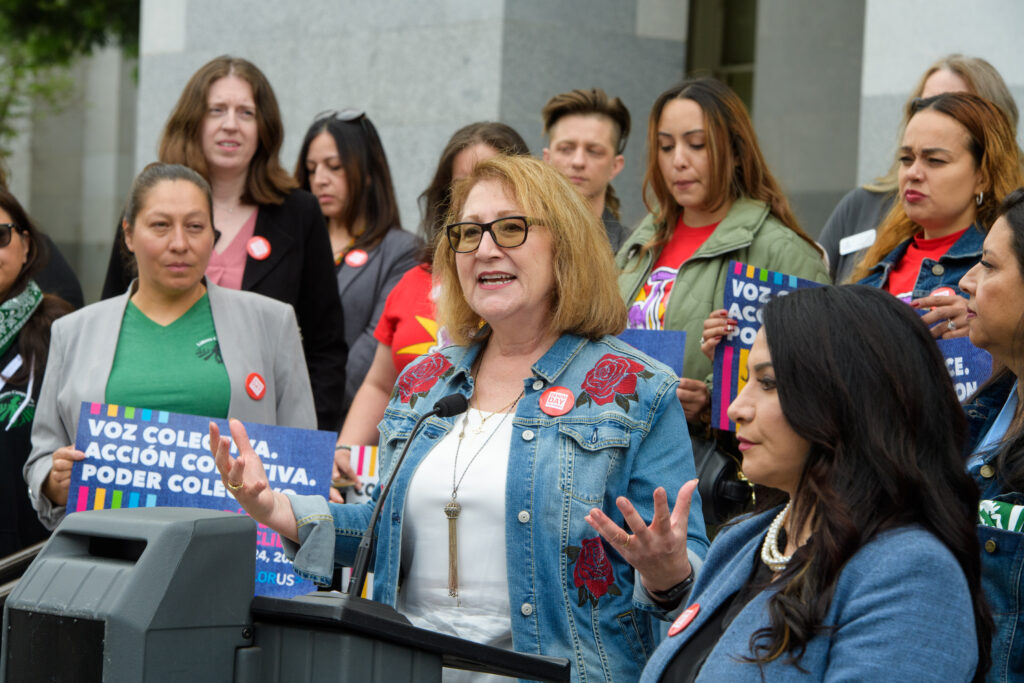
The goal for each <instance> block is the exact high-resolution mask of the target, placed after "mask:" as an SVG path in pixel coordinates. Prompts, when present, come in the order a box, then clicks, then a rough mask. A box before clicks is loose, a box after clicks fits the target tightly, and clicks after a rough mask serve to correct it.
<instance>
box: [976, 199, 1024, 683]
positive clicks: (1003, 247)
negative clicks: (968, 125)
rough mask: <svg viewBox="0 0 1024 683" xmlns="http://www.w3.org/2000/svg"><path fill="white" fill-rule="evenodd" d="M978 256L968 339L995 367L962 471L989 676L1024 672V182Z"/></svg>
mask: <svg viewBox="0 0 1024 683" xmlns="http://www.w3.org/2000/svg"><path fill="white" fill-rule="evenodd" d="M996 215H997V218H996V220H995V222H994V223H993V224H992V229H991V230H989V232H988V234H987V235H986V237H985V242H984V246H983V248H982V254H981V260H980V261H979V262H978V263H977V264H975V265H974V267H972V268H971V269H970V270H969V271H968V272H967V274H966V275H964V277H963V279H962V280H960V287H961V288H962V289H963V291H964V292H965V293H966V294H967V295H968V296H969V297H970V299H969V301H968V303H967V312H968V315H967V325H968V329H969V331H970V336H971V343H973V344H974V345H975V346H978V347H980V348H983V349H985V350H986V351H988V352H989V353H990V354H992V360H993V365H994V367H995V372H994V373H993V375H992V377H991V379H989V381H988V382H987V383H986V384H985V385H984V386H982V387H981V389H979V390H978V392H977V394H976V395H975V396H974V397H972V398H971V399H969V400H968V401H967V403H966V405H965V406H964V409H965V410H966V412H967V417H968V421H969V423H970V426H971V439H970V443H969V444H968V446H969V448H968V452H969V453H972V454H973V455H972V456H971V457H970V458H969V459H968V461H967V469H968V471H969V472H970V474H971V476H972V477H974V480H975V481H976V482H977V484H978V488H979V489H980V491H981V498H982V501H981V506H980V511H979V513H980V514H979V516H978V522H979V524H978V528H977V531H978V541H979V542H980V545H981V564H982V567H983V574H982V585H983V587H984V589H985V595H986V597H987V598H988V602H989V604H990V605H991V606H992V611H993V616H994V618H995V623H996V632H995V636H994V639H993V642H992V653H993V654H992V660H993V661H992V668H991V670H990V671H989V677H988V680H992V681H1010V680H1020V678H1021V677H1022V676H1024V612H1022V611H1021V609H1020V596H1021V592H1022V591H1024V572H1022V571H1021V569H1022V562H1024V525H1022V524H1020V520H1021V516H1020V513H1021V511H1022V510H1024V418H1022V412H1024V411H1022V410H1021V405H1024V402H1022V401H1021V385H1020V378H1021V376H1022V374H1024V188H1019V189H1017V190H1014V191H1013V192H1011V193H1010V194H1009V195H1007V197H1006V199H1005V200H1004V201H1003V203H1002V205H1001V206H1000V207H999V209H998V210H997V212H996Z"/></svg>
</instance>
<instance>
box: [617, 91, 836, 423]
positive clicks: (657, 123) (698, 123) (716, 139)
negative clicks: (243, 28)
mask: <svg viewBox="0 0 1024 683" xmlns="http://www.w3.org/2000/svg"><path fill="white" fill-rule="evenodd" d="M644 202H645V203H646V205H647V208H648V210H649V211H650V212H651V213H650V214H649V215H648V216H647V218H645V219H644V220H643V222H641V223H640V225H639V226H638V227H637V229H636V230H635V231H634V232H633V234H632V235H631V236H630V237H629V239H628V240H627V241H626V243H625V244H624V245H623V246H622V249H620V250H619V253H618V256H617V258H616V262H617V264H618V266H619V268H620V269H621V270H622V271H623V272H622V274H621V275H620V276H619V290H620V291H621V292H622V296H623V298H624V299H625V301H626V306H628V307H629V322H628V323H627V325H628V327H630V328H638V329H664V330H683V331H685V332H686V333H687V334H686V353H685V358H684V362H683V374H684V377H683V379H682V380H681V381H680V382H679V389H678V390H677V392H678V395H679V399H680V401H681V402H682V404H683V410H685V411H686V419H687V421H688V422H689V423H690V424H691V425H693V429H694V430H695V431H700V430H701V420H700V418H701V415H702V414H704V413H705V412H706V411H709V410H710V407H711V392H710V390H709V388H708V380H709V377H710V375H711V361H709V360H708V359H707V358H705V357H704V355H703V354H702V353H701V348H700V347H701V344H700V341H699V340H700V338H701V331H702V328H703V323H704V320H705V319H706V318H707V317H708V315H709V314H710V313H711V311H712V310H714V309H720V308H722V305H723V299H724V294H725V273H726V270H727V269H728V267H729V261H730V260H735V261H742V262H743V263H747V264H750V265H754V266H757V267H759V268H767V269H769V270H775V271H780V272H783V273H786V274H788V275H796V276H797V277H802V278H806V279H810V280H816V281H818V282H828V271H827V269H826V268H825V262H824V260H823V258H822V253H821V252H820V251H819V250H818V248H817V246H816V245H815V244H814V241H813V240H812V239H811V238H810V237H809V236H808V235H807V234H806V233H805V232H804V231H803V230H801V229H800V225H799V224H798V223H797V220H796V216H794V215H793V212H792V210H791V209H790V207H789V202H788V201H787V199H786V196H785V195H784V194H783V192H782V188H781V187H780V186H779V183H778V182H777V181H776V180H775V177H774V176H773V175H772V173H771V171H770V170H769V169H768V165H767V164H766V163H765V160H764V157H763V156H762V154H761V149H760V147H759V145H758V143H757V136H756V135H755V133H754V126H753V124H752V123H751V121H750V116H749V115H748V114H747V110H746V108H745V107H744V106H743V102H742V101H741V100H740V98H739V97H738V96H737V95H736V94H735V93H734V92H733V91H732V90H730V89H729V87H728V86H727V85H725V84H724V83H722V82H720V81H717V80H714V79H712V78H696V79H691V80H688V81H684V82H683V83H680V84H679V85H677V86H674V87H672V88H669V89H668V90H666V91H665V92H663V93H662V94H661V95H660V96H659V97H658V99H657V100H655V102H654V106H653V107H652V108H651V116H650V120H649V123H648V137H647V172H646V174H645V175H644Z"/></svg>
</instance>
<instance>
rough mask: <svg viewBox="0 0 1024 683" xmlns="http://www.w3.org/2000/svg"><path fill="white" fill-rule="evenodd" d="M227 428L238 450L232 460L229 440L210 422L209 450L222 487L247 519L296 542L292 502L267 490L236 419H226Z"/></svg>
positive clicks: (267, 484) (257, 460)
mask: <svg viewBox="0 0 1024 683" xmlns="http://www.w3.org/2000/svg"><path fill="white" fill-rule="evenodd" d="M228 425H229V428H230V429H231V438H232V439H234V441H235V445H236V446H237V447H238V457H237V458H232V457H231V442H230V441H229V440H228V437H226V436H221V435H220V429H218V428H217V424H216V423H215V422H210V451H212V453H213V457H214V460H215V461H216V462H217V471H218V472H220V476H221V481H222V482H224V486H225V488H227V490H228V491H229V492H230V493H231V495H232V496H234V498H235V500H237V501H238V504H239V505H241V506H242V509H243V510H245V511H246V512H247V513H249V516H250V517H252V518H253V519H255V520H256V521H257V522H259V523H260V524H264V525H266V526H268V527H270V528H271V529H273V530H274V531H277V532H278V533H280V534H282V535H283V536H286V537H288V538H290V539H292V540H293V541H296V542H298V538H299V531H298V527H297V526H296V524H295V515H294V513H293V512H292V504H291V502H289V500H288V497H287V496H285V495H284V494H283V493H277V492H275V491H274V490H273V489H271V488H270V482H269V481H267V471H266V469H265V468H264V467H263V461H262V460H260V456H258V455H256V451H254V450H253V448H252V445H251V444H250V443H249V435H248V434H246V432H245V426H244V425H242V423H241V422H240V421H238V420H229V422H228Z"/></svg>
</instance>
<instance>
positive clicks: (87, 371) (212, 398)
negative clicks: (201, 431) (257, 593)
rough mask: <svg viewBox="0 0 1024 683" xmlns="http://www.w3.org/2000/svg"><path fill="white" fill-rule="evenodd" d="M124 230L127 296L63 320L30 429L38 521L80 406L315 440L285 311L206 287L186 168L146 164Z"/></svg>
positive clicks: (210, 239) (62, 496)
mask: <svg viewBox="0 0 1024 683" xmlns="http://www.w3.org/2000/svg"><path fill="white" fill-rule="evenodd" d="M123 215H124V218H123V223H122V226H121V229H122V230H123V231H124V244H125V248H126V249H127V250H128V252H129V253H130V254H131V257H132V258H133V260H134V261H135V264H136V271H137V272H138V278H137V279H135V280H134V282H133V283H132V286H131V289H129V290H128V291H127V292H125V293H124V294H122V295H121V296H119V297H115V298H113V299H107V300H105V301H101V302H99V303H96V304H93V305H91V306H86V307H85V308H83V309H81V310H79V311H76V312H75V313H73V314H71V315H69V316H67V317H65V318H62V319H61V320H60V321H58V324H56V325H55V326H54V328H53V338H52V342H51V344H50V359H49V368H48V370H47V373H46V379H45V381H44V382H43V387H42V391H41V393H40V397H39V410H38V412H37V413H36V420H35V423H34V424H33V427H32V453H31V455H30V456H29V459H28V462H27V463H26V464H25V468H24V477H25V481H27V482H28V487H29V492H30V495H31V497H32V502H33V505H34V507H35V508H36V510H37V511H38V513H39V518H40V520H41V521H42V522H43V523H44V524H45V525H47V526H48V527H50V528H53V527H55V526H56V525H57V524H58V523H59V522H60V520H61V519H62V518H63V516H64V512H65V506H66V504H67V499H68V487H69V484H70V478H71V467H72V466H73V464H74V463H75V462H77V461H80V460H82V459H83V458H85V454H84V453H83V452H82V451H79V450H76V449H75V447H74V445H73V444H74V441H75V437H76V435H77V434H78V419H79V416H80V415H81V409H82V403H83V402H86V401H88V402H93V403H107V404H116V405H123V406H132V407H135V408H142V409H146V408H148V409H150V410H165V411H168V412H175V413H186V414H189V415H202V416H210V417H227V416H228V415H230V416H231V417H236V418H238V419H242V420H246V421H250V422H259V423H262V424H273V425H283V426H286V427H298V428H303V429H313V428H314V427H315V426H316V417H315V414H314V412H313V396H312V393H311V391H310V386H309V378H308V377H307V375H306V372H305V363H304V362H303V359H302V346H301V342H300V340H299V331H298V328H297V326H296V323H295V312H294V311H293V309H292V307H291V306H288V305H286V304H283V303H281V302H279V301H275V300H273V299H270V298H268V297H265V296H260V295H257V294H252V293H250V292H239V291H235V290H233V289H230V288H226V287H220V286H218V285H216V284H215V283H213V282H211V281H210V280H209V278H207V277H204V274H205V273H206V271H207V264H208V262H209V260H210V257H211V254H212V253H213V245H214V241H215V235H214V230H213V221H212V219H211V216H212V215H213V198H212V193H211V190H210V186H209V184H207V182H206V181H205V180H204V179H203V178H202V176H200V175H199V174H198V173H196V172H195V171H193V170H192V169H190V168H187V167H185V166H181V165H177V164H160V163H156V164H150V165H149V166H147V167H146V168H145V169H144V170H143V171H142V173H140V174H139V175H138V177H137V178H136V179H135V182H134V183H132V188H131V191H130V193H129V196H128V201H127V203H126V205H125V209H124V214H123Z"/></svg>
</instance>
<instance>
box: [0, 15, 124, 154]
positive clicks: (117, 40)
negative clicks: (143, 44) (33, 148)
mask: <svg viewBox="0 0 1024 683" xmlns="http://www.w3.org/2000/svg"><path fill="white" fill-rule="evenodd" d="M111 44H117V45H121V46H122V48H123V49H124V50H125V52H126V53H127V54H130V55H133V56H134V55H137V54H138V45H139V0H0V154H3V155H6V154H7V153H9V146H10V143H11V141H12V140H13V139H14V137H15V136H16V135H17V125H16V124H17V121H18V119H20V118H23V117H24V116H26V115H27V114H28V112H29V111H30V110H31V105H32V104H33V103H34V104H36V105H37V106H41V107H42V108H43V109H46V110H50V111H53V110H56V109H58V108H59V107H60V106H61V105H62V104H63V103H64V102H65V101H66V98H67V96H68V94H69V93H70V91H71V86H72V80H71V77H70V74H69V71H68V67H69V66H70V64H71V63H72V61H73V60H74V59H75V58H77V57H80V56H84V55H89V54H91V53H92V51H93V49H95V48H97V47H103V46H106V45H111Z"/></svg>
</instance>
